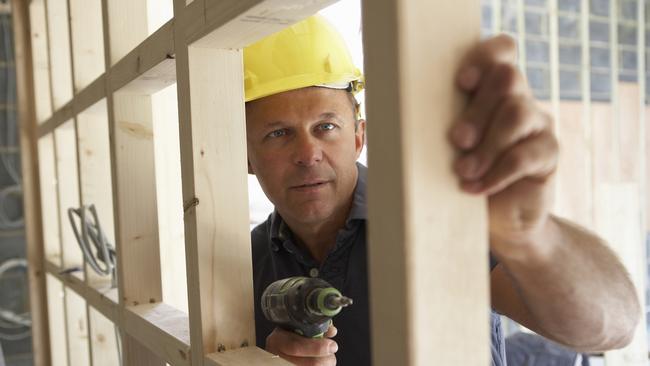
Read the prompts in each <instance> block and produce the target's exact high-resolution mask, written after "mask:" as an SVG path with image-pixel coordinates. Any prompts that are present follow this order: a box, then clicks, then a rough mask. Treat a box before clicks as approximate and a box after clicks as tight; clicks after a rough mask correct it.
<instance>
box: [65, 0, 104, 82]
mask: <svg viewBox="0 0 650 366" xmlns="http://www.w3.org/2000/svg"><path fill="white" fill-rule="evenodd" d="M69 2H70V33H71V38H72V60H73V66H74V67H73V69H74V72H73V74H74V89H75V91H79V90H81V89H83V88H84V87H86V86H87V85H88V84H90V83H91V82H92V81H93V80H95V79H96V78H97V77H98V76H99V75H101V74H102V73H104V35H103V30H102V2H101V0H69Z"/></svg>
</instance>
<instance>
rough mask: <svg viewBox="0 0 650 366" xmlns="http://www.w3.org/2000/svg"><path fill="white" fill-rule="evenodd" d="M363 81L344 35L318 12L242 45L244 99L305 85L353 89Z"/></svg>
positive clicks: (356, 88)
mask: <svg viewBox="0 0 650 366" xmlns="http://www.w3.org/2000/svg"><path fill="white" fill-rule="evenodd" d="M363 85H364V81H363V75H362V74H361V71H359V69H358V68H356V67H355V66H354V64H353V63H352V57H350V53H349V52H348V49H347V47H346V45H345V42H344V41H343V38H341V35H340V34H339V33H338V32H337V31H336V29H335V28H334V27H333V26H332V25H331V24H329V23H328V22H327V21H326V20H325V19H324V18H323V17H322V16H320V15H315V16H312V17H309V18H307V19H305V20H303V21H301V22H299V23H296V24H294V25H292V26H291V27H288V28H285V29H284V30H282V31H280V32H277V33H275V34H272V35H270V36H268V37H266V38H264V39H262V40H260V41H258V42H256V43H254V44H252V45H250V46H248V47H246V48H244V89H245V94H246V102H250V101H252V100H255V99H259V98H263V97H266V96H269V95H273V94H277V93H281V92H285V91H289V90H294V89H300V88H305V87H308V86H325V87H331V88H337V89H347V88H350V90H351V91H352V92H353V93H356V92H358V91H360V90H362V89H363Z"/></svg>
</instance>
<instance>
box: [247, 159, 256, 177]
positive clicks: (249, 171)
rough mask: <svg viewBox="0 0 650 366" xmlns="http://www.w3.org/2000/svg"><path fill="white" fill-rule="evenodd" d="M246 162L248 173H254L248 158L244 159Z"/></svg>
mask: <svg viewBox="0 0 650 366" xmlns="http://www.w3.org/2000/svg"><path fill="white" fill-rule="evenodd" d="M246 162H247V163H248V174H252V175H255V172H254V171H253V167H252V166H251V162H250V160H247V161H246Z"/></svg>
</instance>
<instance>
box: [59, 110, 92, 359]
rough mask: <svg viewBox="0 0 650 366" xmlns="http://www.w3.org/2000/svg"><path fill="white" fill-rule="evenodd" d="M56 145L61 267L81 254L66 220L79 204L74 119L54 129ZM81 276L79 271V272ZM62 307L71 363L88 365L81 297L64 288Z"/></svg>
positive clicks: (77, 260)
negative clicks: (70, 209)
mask: <svg viewBox="0 0 650 366" xmlns="http://www.w3.org/2000/svg"><path fill="white" fill-rule="evenodd" d="M54 139H55V146H56V170H57V183H58V184H57V188H58V189H57V191H58V197H59V205H58V206H59V207H58V208H59V209H58V217H59V225H60V235H61V251H62V266H63V268H72V267H77V268H81V267H82V265H83V256H82V254H81V250H80V249H79V245H78V244H77V240H76V238H75V236H74V232H73V230H72V227H71V225H70V223H69V222H68V212H67V210H68V208H77V207H79V186H78V170H77V136H76V131H75V126H74V121H68V122H66V123H64V124H63V125H61V126H60V127H59V128H57V129H56V130H55V131H54ZM78 275H79V276H81V277H83V273H82V272H79V273H78ZM64 291H65V300H64V309H65V310H64V311H65V314H66V317H65V320H66V336H67V346H68V358H69V362H70V364H72V365H88V364H89V362H90V359H89V353H88V346H89V344H88V320H87V318H86V305H85V302H84V300H83V299H82V298H80V297H79V296H78V295H75V294H74V293H73V292H72V290H70V289H68V288H66V289H65V290H64Z"/></svg>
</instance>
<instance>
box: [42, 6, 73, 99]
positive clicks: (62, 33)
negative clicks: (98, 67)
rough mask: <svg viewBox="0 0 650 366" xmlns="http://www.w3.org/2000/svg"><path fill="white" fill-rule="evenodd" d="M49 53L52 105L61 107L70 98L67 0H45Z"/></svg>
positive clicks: (70, 70) (70, 78) (70, 73)
mask: <svg viewBox="0 0 650 366" xmlns="http://www.w3.org/2000/svg"><path fill="white" fill-rule="evenodd" d="M45 4H46V14H47V31H48V32H47V35H48V45H49V55H50V70H56V71H55V72H54V71H51V72H50V83H51V86H52V88H51V90H52V105H53V107H54V109H58V108H61V107H62V106H63V105H64V104H66V103H67V102H68V101H69V100H70V99H72V62H71V60H70V34H69V22H68V2H67V0H45Z"/></svg>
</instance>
